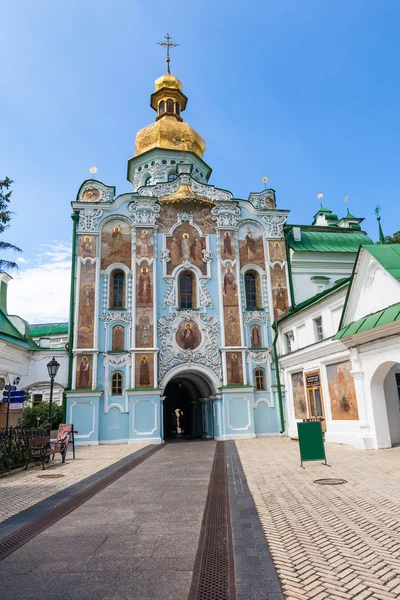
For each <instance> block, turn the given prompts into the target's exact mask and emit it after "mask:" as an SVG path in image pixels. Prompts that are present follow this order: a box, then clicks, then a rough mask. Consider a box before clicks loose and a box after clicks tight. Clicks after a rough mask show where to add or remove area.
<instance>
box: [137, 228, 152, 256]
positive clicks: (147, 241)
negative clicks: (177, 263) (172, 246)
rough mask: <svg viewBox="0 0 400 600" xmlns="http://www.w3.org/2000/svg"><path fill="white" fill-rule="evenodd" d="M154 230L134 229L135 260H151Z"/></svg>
mask: <svg viewBox="0 0 400 600" xmlns="http://www.w3.org/2000/svg"><path fill="white" fill-rule="evenodd" d="M153 256H154V230H153V229H145V228H143V229H140V228H138V229H136V258H139V259H140V258H153Z"/></svg>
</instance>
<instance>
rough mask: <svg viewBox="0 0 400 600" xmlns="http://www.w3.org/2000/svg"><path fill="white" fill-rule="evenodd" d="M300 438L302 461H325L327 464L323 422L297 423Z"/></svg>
mask: <svg viewBox="0 0 400 600" xmlns="http://www.w3.org/2000/svg"><path fill="white" fill-rule="evenodd" d="M297 433H298V436H299V447H300V461H301V466H303V462H306V461H309V460H323V461H325V464H327V463H326V455H325V446H324V437H323V434H322V424H321V421H317V420H315V421H303V422H302V423H297Z"/></svg>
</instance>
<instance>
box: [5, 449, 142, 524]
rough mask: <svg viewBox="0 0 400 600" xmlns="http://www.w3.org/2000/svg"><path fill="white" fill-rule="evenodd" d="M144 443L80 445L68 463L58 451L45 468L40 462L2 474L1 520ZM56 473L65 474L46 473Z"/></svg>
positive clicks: (68, 456) (127, 453)
mask: <svg viewBox="0 0 400 600" xmlns="http://www.w3.org/2000/svg"><path fill="white" fill-rule="evenodd" d="M144 446H146V444H109V445H104V446H78V447H77V448H76V458H75V460H73V458H72V450H71V451H70V450H69V451H68V454H67V459H66V462H65V463H64V464H62V462H61V455H56V458H55V459H54V461H51V462H50V464H49V466H46V470H45V471H42V467H41V466H40V465H38V466H37V467H33V468H30V469H29V470H28V471H20V472H19V473H11V474H10V475H8V476H7V477H2V478H1V479H0V522H3V521H4V520H5V519H8V518H9V517H12V516H13V515H16V514H17V513H19V512H21V511H23V510H25V509H26V508H29V507H31V506H33V505H34V504H37V503H38V502H40V501H41V500H45V499H46V498H48V497H49V496H51V495H53V494H56V493H57V492H60V491H61V490H64V489H65V488H67V487H69V486H71V485H73V484H74V483H78V482H79V481H82V480H83V479H85V478H86V477H89V476H90V475H93V474H94V473H97V472H98V471H100V470H101V469H105V468H106V467H108V466H110V465H112V464H113V463H115V462H117V461H119V460H121V459H122V458H125V456H129V455H130V454H133V453H134V452H136V451H137V450H139V449H140V448H143V447H144ZM53 473H54V474H60V475H63V477H59V478H55V479H52V478H49V479H46V477H42V475H46V474H53Z"/></svg>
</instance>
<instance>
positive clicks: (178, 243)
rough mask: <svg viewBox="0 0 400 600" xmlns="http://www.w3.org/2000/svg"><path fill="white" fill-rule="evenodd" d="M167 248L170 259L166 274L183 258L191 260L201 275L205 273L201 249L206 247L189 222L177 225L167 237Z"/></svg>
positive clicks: (181, 261)
mask: <svg viewBox="0 0 400 600" xmlns="http://www.w3.org/2000/svg"><path fill="white" fill-rule="evenodd" d="M167 248H168V250H169V251H170V254H169V257H170V259H171V260H170V261H169V262H168V263H167V274H168V275H171V273H172V271H173V270H174V269H175V267H177V266H178V265H180V264H181V263H183V262H184V261H185V260H189V261H191V263H192V264H194V265H196V267H198V268H199V269H200V271H201V272H202V273H203V275H206V273H207V265H206V264H205V263H204V262H203V250H205V248H206V242H205V240H204V238H201V237H200V235H199V233H198V231H197V230H196V229H195V228H194V227H192V226H191V225H189V223H184V224H183V225H180V226H179V227H177V228H176V229H175V231H174V233H173V235H172V237H169V238H167Z"/></svg>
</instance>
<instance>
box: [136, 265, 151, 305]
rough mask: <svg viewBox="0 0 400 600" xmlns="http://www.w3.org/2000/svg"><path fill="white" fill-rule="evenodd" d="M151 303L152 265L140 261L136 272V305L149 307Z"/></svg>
mask: <svg viewBox="0 0 400 600" xmlns="http://www.w3.org/2000/svg"><path fill="white" fill-rule="evenodd" d="M152 304H153V265H149V264H148V263H141V265H140V267H138V268H137V272H136V306H139V307H145V308H146V307H147V308H150V307H151V306H152Z"/></svg>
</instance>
